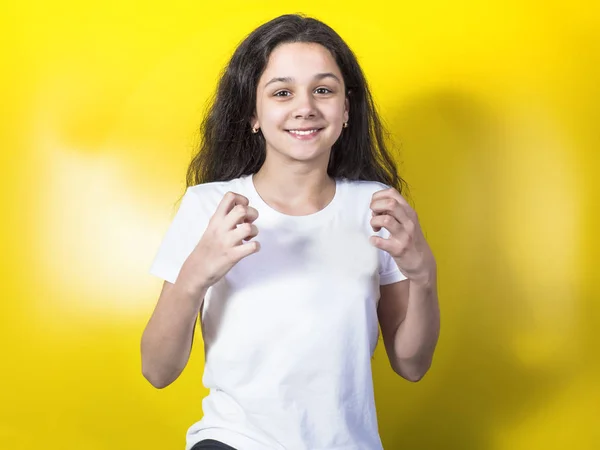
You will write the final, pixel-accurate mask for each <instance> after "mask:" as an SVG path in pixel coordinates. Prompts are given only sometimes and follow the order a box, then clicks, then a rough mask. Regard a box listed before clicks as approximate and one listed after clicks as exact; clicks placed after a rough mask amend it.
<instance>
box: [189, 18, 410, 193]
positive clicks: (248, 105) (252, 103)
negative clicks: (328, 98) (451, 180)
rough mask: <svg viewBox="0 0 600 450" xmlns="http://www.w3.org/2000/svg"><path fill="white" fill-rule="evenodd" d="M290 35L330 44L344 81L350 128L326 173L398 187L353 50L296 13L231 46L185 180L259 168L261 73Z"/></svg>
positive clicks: (222, 177)
mask: <svg viewBox="0 0 600 450" xmlns="http://www.w3.org/2000/svg"><path fill="white" fill-rule="evenodd" d="M293 42H306V43H316V44H320V45H322V46H323V47H325V48H326V49H328V50H329V51H330V52H331V54H332V55H333V57H334V59H335V61H336V63H337V65H338V66H339V68H340V71H341V73H342V76H343V78H344V84H345V85H346V95H347V98H348V100H349V103H350V114H349V120H348V128H346V129H344V131H343V133H341V135H340V137H339V138H338V140H337V141H336V142H335V144H334V145H333V146H332V148H331V155H330V159H329V164H328V167H327V173H328V175H329V176H330V177H333V178H347V179H350V180H368V181H379V182H381V183H385V184H387V185H389V186H392V187H394V188H396V189H397V190H398V191H399V192H402V191H403V190H404V188H405V187H406V183H405V181H404V180H403V179H402V178H401V177H400V176H399V175H398V172H397V168H396V164H395V162H394V160H393V158H392V157H391V155H390V153H389V151H388V148H387V145H386V138H387V136H388V133H387V132H386V131H385V129H384V126H383V124H382V123H381V120H380V119H379V115H378V113H377V110H376V107H375V104H374V102H373V99H372V97H371V93H370V91H369V87H368V85H367V81H366V79H365V76H364V74H363V72H362V70H361V68H360V66H359V64H358V61H357V59H356V57H355V55H354V53H353V52H352V50H350V48H349V47H348V45H347V44H346V43H345V42H344V41H343V40H342V38H341V37H340V36H339V35H338V34H337V33H336V32H335V31H334V30H333V29H332V28H330V27H329V26H328V25H326V24H324V23H323V22H321V21H319V20H316V19H314V18H310V17H305V16H303V15H297V14H289V15H283V16H280V17H277V18H275V19H273V20H271V21H269V22H267V23H265V24H263V25H261V26H260V27H258V28H257V29H255V30H254V31H253V32H252V33H250V34H249V35H248V36H247V37H246V38H245V39H244V40H243V41H242V42H241V44H240V45H239V46H238V47H237V49H236V50H235V52H234V53H233V56H232V57H231V60H230V61H229V63H228V64H227V66H226V67H225V69H224V70H223V72H222V74H221V79H220V81H219V83H218V86H217V90H216V93H215V95H214V97H213V98H212V102H211V104H210V106H209V109H208V113H207V114H206V116H205V118H204V120H203V122H202V125H201V128H200V144H199V146H198V148H197V152H196V153H195V155H194V157H193V159H192V161H191V163H190V165H189V167H188V170H187V176H186V184H187V187H189V186H193V185H196V184H200V183H208V182H213V181H229V180H232V179H234V178H238V177H240V176H242V175H249V174H252V173H256V172H258V170H259V169H260V167H261V166H262V164H263V163H264V161H265V156H266V146H265V139H264V136H263V135H262V133H256V134H253V133H252V132H251V126H250V120H251V117H252V115H253V114H254V112H255V109H256V89H257V85H258V81H259V79H260V77H261V75H262V73H263V71H264V70H265V68H266V66H267V62H268V60H269V56H270V54H271V52H272V51H273V50H274V49H275V47H277V46H278V45H281V44H285V43H293Z"/></svg>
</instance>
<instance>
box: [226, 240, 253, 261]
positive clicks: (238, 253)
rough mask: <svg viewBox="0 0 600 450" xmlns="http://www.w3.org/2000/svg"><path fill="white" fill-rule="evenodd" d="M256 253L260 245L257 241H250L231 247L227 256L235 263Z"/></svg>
mask: <svg viewBox="0 0 600 450" xmlns="http://www.w3.org/2000/svg"><path fill="white" fill-rule="evenodd" d="M258 251H260V243H259V242H258V241H252V242H247V243H245V244H242V245H236V246H235V247H232V248H231V249H229V255H230V257H231V258H232V259H233V260H234V261H235V262H236V263H237V262H238V261H240V260H241V259H243V258H245V257H246V256H249V255H252V254H253V253H256V252H258Z"/></svg>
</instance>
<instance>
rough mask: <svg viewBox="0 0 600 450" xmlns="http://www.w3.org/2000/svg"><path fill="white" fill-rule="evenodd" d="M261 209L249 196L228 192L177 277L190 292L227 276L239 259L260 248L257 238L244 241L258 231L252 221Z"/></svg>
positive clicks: (200, 289)
mask: <svg viewBox="0 0 600 450" xmlns="http://www.w3.org/2000/svg"><path fill="white" fill-rule="evenodd" d="M257 218H258V211H257V210H256V209H255V208H252V207H251V206H249V201H248V199H247V198H246V197H244V196H243V195H240V194H236V193H234V192H227V193H226V194H225V195H224V196H223V198H222V199H221V202H220V203H219V206H218V207H217V210H216V212H215V213H214V215H213V216H212V217H211V218H210V220H209V222H208V227H207V228H206V231H205V232H204V234H203V235H202V238H201V239H200V242H198V245H196V247H195V248H194V250H193V251H192V253H191V254H190V255H189V256H188V258H187V259H186V261H185V263H184V264H183V267H182V268H181V271H180V274H179V277H178V280H179V279H181V281H180V283H182V284H185V285H186V286H187V289H188V290H190V291H191V292H201V291H202V290H203V289H208V288H209V287H210V286H212V285H213V284H215V283H216V282H217V281H219V280H220V279H221V278H222V277H224V276H225V274H226V273H227V272H229V270H231V268H232V267H233V266H235V265H236V264H237V263H238V261H240V260H241V259H243V258H245V257H246V256H248V255H251V254H253V253H256V252H258V251H259V250H260V244H259V243H258V242H257V241H252V242H248V243H244V242H243V241H245V240H248V241H249V240H251V239H252V238H253V237H256V235H257V234H258V228H257V227H256V225H254V224H253V222H254V221H255V220H256V219H257Z"/></svg>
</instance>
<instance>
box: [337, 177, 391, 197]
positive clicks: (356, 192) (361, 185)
mask: <svg viewBox="0 0 600 450" xmlns="http://www.w3.org/2000/svg"><path fill="white" fill-rule="evenodd" d="M344 184H345V185H346V186H347V191H348V193H349V194H350V196H349V197H350V198H353V199H362V198H368V199H369V200H370V199H371V197H372V196H373V194H375V192H379V191H383V190H385V189H389V188H390V186H388V185H387V184H384V183H381V182H379V181H366V180H344Z"/></svg>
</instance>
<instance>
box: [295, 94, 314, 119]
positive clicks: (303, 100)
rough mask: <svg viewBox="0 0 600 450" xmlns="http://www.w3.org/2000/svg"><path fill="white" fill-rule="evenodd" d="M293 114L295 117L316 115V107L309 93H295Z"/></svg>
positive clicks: (307, 117)
mask: <svg viewBox="0 0 600 450" xmlns="http://www.w3.org/2000/svg"><path fill="white" fill-rule="evenodd" d="M293 115H294V118H295V119H309V118H314V117H316V115H317V109H316V106H315V102H314V98H313V96H312V95H310V94H303V95H297V96H296V102H295V105H294V113H293Z"/></svg>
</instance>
